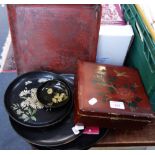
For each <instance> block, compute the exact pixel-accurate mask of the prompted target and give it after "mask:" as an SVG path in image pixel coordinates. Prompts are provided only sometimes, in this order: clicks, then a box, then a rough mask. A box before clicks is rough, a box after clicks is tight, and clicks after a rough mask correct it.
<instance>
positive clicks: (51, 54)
mask: <svg viewBox="0 0 155 155" xmlns="http://www.w3.org/2000/svg"><path fill="white" fill-rule="evenodd" d="M8 16H9V23H10V29H11V35H12V41H13V47H14V56H15V62H16V66H17V71H18V73H19V74H20V73H24V72H29V71H35V70H50V71H54V72H57V73H75V70H76V66H77V65H76V63H77V60H78V59H81V60H87V61H95V60H96V49H97V41H98V32H99V27H100V18H101V5H84V4H82V5H8Z"/></svg>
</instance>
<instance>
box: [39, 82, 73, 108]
mask: <svg viewBox="0 0 155 155" xmlns="http://www.w3.org/2000/svg"><path fill="white" fill-rule="evenodd" d="M57 94H58V95H59V96H60V95H61V94H64V95H66V96H67V98H66V99H63V98H61V101H59V100H56V102H53V101H52V99H55V96H56V95H57ZM37 97H38V100H39V101H40V102H41V103H43V104H44V105H45V106H46V108H59V107H62V106H64V105H66V104H67V103H68V102H69V101H70V100H72V97H71V91H70V88H69V86H68V84H67V83H65V82H64V81H62V80H61V81H60V80H50V81H47V82H45V83H44V84H42V85H41V86H40V87H39V88H38V90H37Z"/></svg>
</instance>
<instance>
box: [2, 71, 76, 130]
mask: <svg viewBox="0 0 155 155" xmlns="http://www.w3.org/2000/svg"><path fill="white" fill-rule="evenodd" d="M37 73H38V74H39V73H41V74H42V73H45V74H50V75H51V76H55V77H57V78H59V79H61V80H63V81H66V80H65V78H64V77H63V76H61V75H59V74H55V73H53V72H49V71H34V72H28V73H24V74H21V75H19V76H18V77H17V78H15V79H14V80H13V81H12V82H11V83H10V84H9V86H8V87H7V89H6V91H5V95H4V106H5V109H6V111H7V113H8V115H9V117H10V118H12V119H13V120H14V121H15V122H17V123H19V124H21V125H23V126H26V127H31V128H36V127H37V128H43V127H48V126H54V125H56V124H58V123H60V122H61V121H62V120H64V119H65V117H66V116H67V115H68V114H69V113H70V111H71V109H72V107H73V97H72V99H71V101H70V102H69V103H70V104H69V103H68V104H69V105H70V106H68V107H69V108H68V111H67V112H66V114H65V115H64V116H62V117H61V118H60V119H59V120H57V121H55V122H52V123H48V124H44V125H29V124H25V123H24V122H22V121H20V120H18V119H16V118H15V117H14V116H13V115H12V114H11V113H10V112H9V108H8V107H7V104H5V103H6V102H7V101H6V98H7V94H8V92H9V90H10V89H11V88H12V87H13V85H14V83H15V82H16V81H18V80H19V79H21V78H22V77H25V76H27V75H31V74H37ZM68 86H69V88H72V87H73V83H68ZM71 96H73V92H71ZM66 106H67V105H66Z"/></svg>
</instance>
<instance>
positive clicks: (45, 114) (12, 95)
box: [4, 72, 73, 127]
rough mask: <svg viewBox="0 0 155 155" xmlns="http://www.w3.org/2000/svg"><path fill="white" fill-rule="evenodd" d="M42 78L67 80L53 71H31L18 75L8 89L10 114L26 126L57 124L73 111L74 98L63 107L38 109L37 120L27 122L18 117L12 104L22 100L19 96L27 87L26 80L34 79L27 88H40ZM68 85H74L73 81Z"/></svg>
mask: <svg viewBox="0 0 155 155" xmlns="http://www.w3.org/2000/svg"><path fill="white" fill-rule="evenodd" d="M41 78H44V79H47V80H53V79H59V80H65V79H64V78H63V77H62V76H59V75H57V74H54V73H52V72H30V73H26V74H23V75H21V76H19V77H17V78H16V79H15V80H14V81H13V82H12V83H11V84H10V85H9V87H8V88H7V90H6V93H5V98H4V101H5V107H6V109H7V111H8V113H9V116H10V117H11V118H12V119H14V120H15V121H16V122H18V123H20V124H22V125H24V126H28V127H45V126H51V125H55V124H56V123H59V122H60V121H62V120H63V119H64V118H65V117H66V116H67V115H68V114H69V113H70V111H71V108H72V105H73V102H72V100H71V101H70V102H68V103H67V104H66V105H65V106H64V107H62V108H61V107H60V108H58V109H54V110H53V109H52V110H50V111H47V110H46V109H41V110H39V111H37V113H36V118H37V121H31V120H29V121H27V122H24V121H23V120H21V119H19V118H18V117H17V115H16V113H15V112H14V111H13V110H12V108H11V106H12V104H13V103H20V102H21V99H20V98H19V93H20V92H21V91H22V90H24V89H25V82H27V81H29V80H30V81H32V83H31V84H29V85H26V87H27V89H30V88H38V87H39V86H40V85H42V83H38V79H41ZM68 85H69V87H70V88H72V87H73V85H72V84H71V83H68Z"/></svg>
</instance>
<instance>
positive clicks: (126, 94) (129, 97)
mask: <svg viewBox="0 0 155 155" xmlns="http://www.w3.org/2000/svg"><path fill="white" fill-rule="evenodd" d="M117 94H118V95H119V96H120V98H121V99H122V100H126V101H128V102H132V101H133V100H134V98H135V94H134V92H133V91H131V90H130V89H128V88H117Z"/></svg>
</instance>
